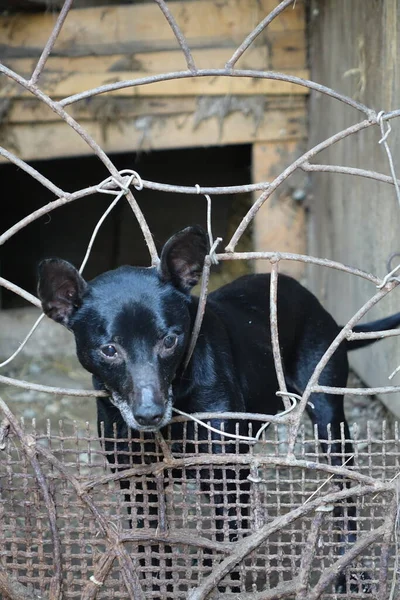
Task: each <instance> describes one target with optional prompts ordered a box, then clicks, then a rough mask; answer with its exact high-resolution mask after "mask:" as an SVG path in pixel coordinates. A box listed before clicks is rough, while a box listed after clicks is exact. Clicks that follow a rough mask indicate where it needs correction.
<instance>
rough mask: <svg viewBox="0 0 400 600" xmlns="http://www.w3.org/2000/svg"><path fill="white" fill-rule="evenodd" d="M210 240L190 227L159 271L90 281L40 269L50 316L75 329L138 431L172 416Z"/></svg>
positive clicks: (52, 264) (89, 361)
mask: <svg viewBox="0 0 400 600" xmlns="http://www.w3.org/2000/svg"><path fill="white" fill-rule="evenodd" d="M207 248H208V245H207V236H206V234H205V232H204V231H203V230H202V229H201V228H200V227H188V228H186V229H184V230H182V231H180V232H178V233H177V234H176V235H174V236H173V237H172V238H170V239H169V240H168V242H167V243H166V244H165V246H164V248H163V250H162V253H161V258H160V264H159V266H158V268H139V267H120V268H118V269H115V270H114V271H108V272H107V273H104V274H103V275H100V276H98V277H96V278H95V279H94V280H92V281H90V282H86V281H85V280H84V279H83V278H82V276H81V275H80V274H79V272H78V271H77V269H76V268H75V267H74V266H73V265H71V264H70V263H69V262H66V261H64V260H60V259H48V260H44V261H43V262H42V263H40V265H39V284H38V294H39V297H40V299H41V302H42V306H43V311H44V312H45V313H46V315H47V316H48V317H50V318H51V319H53V320H54V321H56V322H57V323H61V324H62V325H64V326H65V327H67V328H68V329H70V330H71V331H72V332H73V333H74V335H75V340H76V348H77V355H78V358H79V360H80V362H81V364H82V365H83V367H84V368H85V369H87V370H88V371H89V372H90V373H92V374H93V375H94V376H95V377H96V379H97V380H99V381H100V382H101V383H102V384H103V385H104V386H105V387H106V389H107V390H108V391H109V393H110V400H111V401H112V403H113V404H114V405H115V406H116V407H117V408H118V409H119V410H120V412H121V415H122V417H123V419H124V420H125V422H126V423H127V425H129V427H132V428H133V429H138V430H143V431H155V430H157V429H159V428H161V427H163V426H164V425H166V424H167V423H168V422H169V420H170V419H171V415H172V402H173V398H172V387H171V386H172V381H173V379H174V377H175V374H176V372H177V370H178V368H179V366H180V365H181V363H182V360H183V357H184V355H185V350H186V349H187V345H188V341H189V338H190V314H189V307H188V305H189V298H190V290H191V289H192V287H193V286H194V285H196V283H197V282H198V281H199V279H200V276H201V272H202V268H203V264H204V258H205V256H206V254H207Z"/></svg>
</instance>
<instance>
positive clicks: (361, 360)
mask: <svg viewBox="0 0 400 600" xmlns="http://www.w3.org/2000/svg"><path fill="white" fill-rule="evenodd" d="M399 11H400V1H399V0H352V1H351V2H349V0H313V1H312V3H311V7H310V44H311V55H310V62H311V69H312V79H314V80H315V81H318V82H321V83H324V84H325V85H328V86H330V87H332V88H334V89H336V90H338V91H341V92H343V93H345V94H347V95H349V96H351V97H353V98H357V99H359V100H360V101H361V102H363V103H365V104H367V105H368V106H371V107H372V108H374V109H376V110H378V111H379V110H385V111H389V110H392V109H397V108H399V106H400V72H399V68H400V64H399V60H398V57H399V50H400V47H399V42H400V33H399V19H398V15H399ZM363 118H364V116H363V115H361V114H359V113H357V112H356V111H355V110H353V109H351V108H348V107H345V106H344V105H342V104H341V103H340V102H337V101H333V100H329V99H327V98H325V97H322V96H321V95H317V94H313V95H312V97H311V104H310V113H309V119H310V142H309V144H310V146H312V145H314V144H315V143H318V142H319V141H321V140H323V139H324V138H326V137H328V136H330V135H332V134H334V133H336V132H338V131H340V130H341V129H344V128H345V127H348V126H350V125H351V124H353V123H356V122H357V121H361V120H362V119H363ZM380 137H381V134H380V131H379V130H378V127H374V128H371V129H368V130H367V131H365V132H363V133H361V134H359V135H357V136H353V137H350V138H347V139H346V140H345V141H343V142H341V143H339V144H337V145H335V146H333V147H331V148H330V149H329V150H328V151H325V152H324V153H323V154H320V155H319V156H318V157H317V159H316V161H315V162H318V163H328V164H336V165H347V166H354V167H361V168H366V169H372V170H375V171H379V172H383V173H387V174H388V173H389V167H388V159H387V156H386V154H385V151H384V149H383V147H382V146H380V145H379V144H378V141H379V139H380ZM389 145H390V147H391V149H392V153H393V157H394V161H395V165H396V167H397V174H398V176H400V162H399V154H400V122H399V121H396V120H394V121H392V132H391V134H390V136H389ZM312 190H313V197H312V200H311V202H310V213H309V224H310V230H309V252H310V254H312V255H317V256H323V257H327V258H332V259H335V260H339V261H342V262H344V263H347V264H350V265H352V266H357V267H360V268H362V269H364V270H366V271H371V272H373V273H376V274H381V275H384V274H385V272H386V259H387V257H388V256H389V254H390V253H392V252H396V251H399V250H400V235H399V234H400V208H399V206H398V203H397V200H396V197H395V192H394V188H393V187H392V186H390V185H387V184H383V183H377V182H373V181H371V180H366V179H362V178H355V177H350V176H347V175H337V174H326V173H325V174H318V175H313V177H312ZM310 283H311V285H312V287H313V288H314V290H315V291H316V292H317V293H318V296H319V297H320V298H321V300H322V301H323V303H324V305H325V306H326V307H327V308H328V309H329V310H330V311H332V313H333V314H334V316H335V317H336V318H337V320H338V321H339V322H347V320H348V319H349V317H350V316H351V315H353V314H354V313H355V312H356V310H357V309H358V308H360V307H361V306H362V305H363V304H364V303H365V302H366V300H367V299H368V298H370V297H371V296H372V295H373V294H374V289H373V286H372V285H371V284H369V283H367V282H365V281H363V280H361V279H357V278H355V277H350V276H346V275H343V274H339V273H337V272H335V271H333V270H329V269H322V268H318V269H317V268H314V269H312V270H311V273H310ZM399 310H400V290H395V291H394V292H393V293H392V294H391V295H390V297H389V298H387V299H385V301H383V302H382V303H381V304H380V305H379V306H378V307H377V308H376V309H375V310H374V311H373V312H371V313H370V314H369V315H368V319H366V320H371V319H373V318H378V317H380V316H383V315H386V314H388V313H391V312H397V311H399ZM351 361H352V364H353V365H354V366H355V368H356V370H357V371H358V372H359V373H360V375H361V376H362V378H363V379H364V380H365V381H366V382H367V383H368V384H369V385H388V384H389V382H388V379H387V376H388V374H389V373H391V372H392V370H393V369H394V368H395V367H396V366H397V365H398V364H399V363H400V341H399V340H398V339H391V340H385V341H381V342H379V343H378V344H376V345H375V346H373V347H371V348H369V349H364V350H359V351H357V352H356V353H354V354H353V355H352V357H351ZM393 383H394V384H397V385H398V384H399V383H400V375H398V376H397V379H394V381H393ZM384 401H385V402H386V403H387V405H388V406H390V407H391V408H392V410H393V411H394V412H396V414H397V415H398V416H400V396H399V395H397V396H394V395H386V397H385V398H384Z"/></svg>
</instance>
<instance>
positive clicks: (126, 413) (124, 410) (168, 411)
mask: <svg viewBox="0 0 400 600" xmlns="http://www.w3.org/2000/svg"><path fill="white" fill-rule="evenodd" d="M110 400H111V402H112V403H113V404H114V406H116V407H117V408H118V410H119V412H120V413H121V417H122V418H123V420H124V421H125V423H126V424H127V425H128V427H130V428H131V429H136V430H137V431H147V432H149V433H155V432H157V431H159V430H160V429H162V428H163V427H165V426H166V425H168V423H169V422H170V420H171V418H172V395H171V394H169V395H168V400H167V403H166V405H165V410H164V416H163V418H162V419H161V421H160V423H159V424H158V425H157V427H152V426H151V425H147V426H146V425H145V426H143V425H139V423H138V422H137V421H136V419H135V417H134V416H133V412H132V407H131V406H129V404H128V402H126V400H123V399H122V398H121V396H120V395H119V394H116V393H115V392H114V393H112V395H111V397H110Z"/></svg>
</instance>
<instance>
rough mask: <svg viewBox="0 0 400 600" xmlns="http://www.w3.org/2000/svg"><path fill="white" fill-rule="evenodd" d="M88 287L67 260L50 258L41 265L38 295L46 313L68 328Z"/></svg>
mask: <svg viewBox="0 0 400 600" xmlns="http://www.w3.org/2000/svg"><path fill="white" fill-rule="evenodd" d="M86 287H87V283H86V281H85V280H84V279H83V277H82V276H81V275H80V274H79V272H78V271H77V269H75V267H74V266H73V265H71V263H69V262H67V261H66V260H61V259H58V258H49V259H47V260H43V261H42V262H41V263H40V265H39V282H38V295H39V298H40V300H41V302H42V306H43V311H44V313H45V314H46V315H47V316H48V317H50V319H53V321H56V322H57V323H61V324H62V325H65V326H66V327H68V322H69V319H70V317H71V315H72V314H73V312H74V311H75V310H76V309H77V308H79V306H80V305H81V302H82V296H83V293H84V291H85V289H86Z"/></svg>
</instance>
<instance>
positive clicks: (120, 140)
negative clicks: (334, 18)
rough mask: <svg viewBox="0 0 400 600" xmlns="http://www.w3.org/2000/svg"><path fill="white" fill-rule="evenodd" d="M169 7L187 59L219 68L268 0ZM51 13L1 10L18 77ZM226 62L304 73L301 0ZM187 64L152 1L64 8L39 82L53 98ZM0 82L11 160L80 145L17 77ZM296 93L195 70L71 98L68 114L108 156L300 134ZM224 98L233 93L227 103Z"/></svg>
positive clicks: (70, 151)
mask: <svg viewBox="0 0 400 600" xmlns="http://www.w3.org/2000/svg"><path fill="white" fill-rule="evenodd" d="M168 6H169V8H170V10H171V12H172V13H173V15H174V17H175V18H176V20H177V22H178V24H179V26H180V27H181V29H182V31H183V33H184V35H185V36H186V38H187V41H188V43H189V46H190V48H191V50H192V53H193V56H194V59H195V62H196V64H197V66H198V67H199V68H222V67H223V66H224V64H225V62H226V61H227V60H228V59H229V58H230V57H231V56H232V54H233V52H234V50H235V48H236V47H237V46H238V45H239V44H240V43H241V42H242V41H243V40H244V39H245V37H246V36H247V35H248V33H249V32H250V31H251V30H252V29H253V27H255V26H256V25H257V23H258V22H259V21H260V20H261V19H262V18H264V17H265V15H266V14H268V12H270V11H271V10H272V9H273V8H274V7H275V6H276V1H275V0H224V2H214V1H212V0H197V1H195V2H185V1H182V0H180V1H172V2H169V3H168ZM55 17H56V15H54V14H49V13H38V14H30V15H27V14H24V13H17V14H12V15H9V16H2V17H0V31H1V43H0V58H1V60H2V62H3V63H5V64H6V65H7V66H9V67H10V68H12V69H14V70H15V71H17V72H18V73H20V74H22V75H26V76H28V77H29V74H30V73H32V69H33V68H34V65H35V63H36V61H37V59H38V57H39V56H40V53H41V51H42V49H43V46H44V45H45V43H46V40H47V38H48V36H49V34H50V32H51V30H52V27H53V26H54V22H55ZM237 66H238V68H250V69H260V70H268V69H276V70H281V71H282V70H283V71H285V72H288V73H291V74H295V75H298V76H301V77H302V76H305V77H307V76H308V72H307V70H306V41H305V20H304V4H303V2H300V1H298V2H297V5H296V7H295V9H294V10H293V9H290V10H287V11H285V12H284V13H283V14H282V15H280V16H279V18H278V19H276V20H274V21H273V22H272V23H271V26H270V28H269V29H268V32H266V33H263V34H261V35H260V36H259V37H258V38H257V40H256V42H255V44H254V47H252V48H251V49H249V51H248V52H246V53H245V54H244V56H243V57H242V58H241V59H240V60H239V62H238V64H237ZM186 68H187V66H186V63H185V60H184V56H183V53H182V51H181V50H180V49H179V47H178V46H177V42H176V39H175V37H174V35H173V33H172V31H171V28H170V27H169V25H168V23H167V21H166V20H165V18H164V16H163V14H162V13H161V11H160V9H159V7H158V6H157V5H156V3H155V2H148V3H144V4H136V3H134V4H130V5H125V6H124V5H115V4H114V5H110V6H106V7H104V6H102V7H92V8H87V9H75V10H71V11H70V13H69V15H68V18H67V20H66V22H65V25H64V27H63V29H62V31H61V34H60V37H59V38H58V40H57V42H56V45H55V47H54V51H53V52H52V55H51V56H50V58H49V60H48V63H47V65H46V69H45V71H44V73H43V74H42V76H41V78H40V80H39V85H40V86H41V88H42V89H43V91H45V92H46V93H48V94H49V95H50V96H51V97H52V98H54V99H58V98H63V97H65V96H70V95H73V94H76V93H79V92H82V91H85V90H87V89H89V88H93V87H97V86H99V85H102V84H105V83H111V82H117V81H122V80H125V79H135V78H137V77H144V76H148V75H152V74H159V73H167V72H171V71H179V70H185V69H186ZM2 79H3V80H4V84H3V85H0V102H1V103H2V118H1V121H2V124H3V128H2V135H3V138H7V136H8V139H9V140H11V141H12V144H13V147H14V148H17V149H18V151H19V152H18V153H19V156H20V157H21V158H24V159H26V160H30V159H32V158H34V159H47V158H52V157H54V156H75V155H83V154H90V153H91V151H90V149H89V148H88V147H87V146H86V144H84V142H82V140H81V139H80V138H79V137H78V136H77V135H76V133H74V132H73V131H72V130H71V129H70V128H69V127H68V126H67V125H66V124H65V123H63V122H62V121H61V120H60V119H59V118H58V117H57V115H55V114H54V113H53V111H51V110H50V109H49V108H48V107H46V106H44V105H43V104H40V102H38V101H37V100H34V99H32V96H31V95H30V94H29V93H28V92H26V91H25V90H24V89H23V88H21V87H20V86H19V85H18V84H14V83H13V82H11V80H7V79H6V78H5V77H3V78H2ZM306 96H307V89H306V88H303V87H300V86H295V85H292V84H289V83H286V82H281V81H272V80H261V79H249V78H227V77H214V78H209V77H201V78H196V79H194V78H187V79H181V80H175V81H166V82H160V83H153V84H151V85H143V86H140V87H134V88H126V89H123V90H119V91H118V92H115V93H113V94H105V95H102V96H101V97H97V98H93V99H89V100H85V101H81V102H78V103H76V104H73V105H70V106H68V111H69V112H70V113H71V114H72V116H73V117H75V118H77V119H78V120H79V121H80V122H82V123H83V124H84V126H85V127H86V129H87V130H88V131H89V133H90V134H91V135H92V136H93V137H94V138H95V139H96V141H98V142H99V143H101V145H102V147H103V149H104V150H105V151H106V152H110V153H112V152H118V151H120V152H124V151H135V150H138V149H145V150H149V149H161V148H183V147H196V146H197V147H198V146H206V145H223V144H240V143H252V142H253V141H254V142H255V141H259V140H260V141H275V140H278V141H281V140H288V139H290V140H293V139H302V138H304V136H305V118H304V117H305V98H306ZM199 98H203V99H204V98H205V99H207V98H208V99H209V102H208V104H207V105H205V104H204V101H203V103H202V104H199ZM221 98H222V100H223V101H224V104H221V102H219V100H220V99H221ZM229 98H236V99H237V100H236V102H233V103H229V102H227V99H229ZM218 102H219V103H218ZM264 110H265V112H266V113H268V114H267V115H265V118H264ZM222 122H223V126H222Z"/></svg>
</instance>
